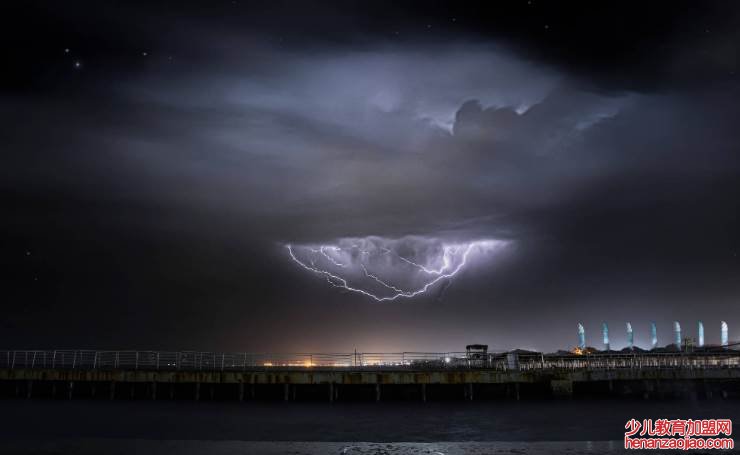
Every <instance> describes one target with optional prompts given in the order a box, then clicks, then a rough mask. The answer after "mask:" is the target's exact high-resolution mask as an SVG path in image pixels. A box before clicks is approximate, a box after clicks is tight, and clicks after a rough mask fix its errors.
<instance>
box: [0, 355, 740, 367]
mask: <svg viewBox="0 0 740 455" xmlns="http://www.w3.org/2000/svg"><path fill="white" fill-rule="evenodd" d="M0 368H2V369H22V368H39V369H64V370H162V371H172V370H184V371H244V370H254V369H271V368H280V369H305V368H337V369H359V370H373V369H408V370H415V369H437V370H439V369H457V370H459V369H495V370H501V371H511V370H519V371H530V370H548V369H571V370H577V369H589V370H591V369H594V370H603V369H625V368H628V369H641V368H740V351H736V350H720V351H712V352H693V353H687V352H668V353H666V352H659V353H656V352H639V353H638V352H634V353H629V352H626V353H625V352H618V353H614V352H608V353H594V354H585V355H575V354H573V355H553V354H541V353H530V352H527V353H520V352H489V353H486V354H484V355H481V354H478V353H475V354H473V355H471V354H470V353H466V352H397V353H372V352H362V353H361V352H356V353H354V352H353V353H297V354H259V353H245V352H231V353H229V352H199V351H180V352H178V351H94V350H48V351H47V350H7V351H0Z"/></svg>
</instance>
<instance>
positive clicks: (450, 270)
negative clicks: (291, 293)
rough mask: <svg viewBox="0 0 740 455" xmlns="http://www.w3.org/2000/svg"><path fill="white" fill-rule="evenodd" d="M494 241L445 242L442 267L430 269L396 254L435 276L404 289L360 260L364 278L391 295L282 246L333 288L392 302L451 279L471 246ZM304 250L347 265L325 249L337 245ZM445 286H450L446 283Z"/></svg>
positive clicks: (342, 266) (331, 248) (295, 260)
mask: <svg viewBox="0 0 740 455" xmlns="http://www.w3.org/2000/svg"><path fill="white" fill-rule="evenodd" d="M494 243H495V242H493V241H490V240H486V241H476V242H470V243H468V244H467V245H465V246H464V247H463V246H461V247H456V246H449V245H445V246H444V247H443V253H442V266H441V268H439V269H431V268H428V267H425V266H423V265H421V264H418V263H416V262H413V261H411V260H409V259H407V258H403V257H401V256H398V257H399V258H400V259H402V260H404V262H406V263H408V264H410V265H413V266H415V267H417V268H418V269H419V270H421V271H423V272H425V273H427V274H429V275H434V278H433V279H431V280H429V281H426V282H424V283H423V284H421V285H420V286H419V287H417V288H416V289H414V290H403V289H401V288H399V287H397V286H394V285H392V284H390V283H388V282H386V281H384V280H382V279H381V278H379V277H378V276H377V275H375V274H373V273H370V272H369V271H368V269H367V267H366V266H365V264H363V263H362V262H361V263H360V266H361V268H362V271H363V273H364V275H365V277H366V278H369V279H371V280H373V281H374V282H376V283H378V284H380V285H381V286H383V287H384V288H385V289H388V290H390V291H393V293H392V294H390V295H378V294H376V293H374V292H370V291H368V290H365V289H362V288H360V287H357V286H356V285H352V284H350V282H349V281H348V278H344V277H342V276H340V275H337V274H336V273H335V272H332V271H330V270H327V269H324V268H320V267H318V266H317V265H316V264H315V263H314V262H313V261H312V260H311V261H310V265H309V264H307V263H306V262H304V261H302V260H301V259H299V258H298V257H297V256H296V254H295V252H294V250H293V246H292V245H290V244H288V245H285V248H286V249H287V250H288V255H289V256H290V259H291V260H292V261H293V262H295V263H296V264H298V265H299V266H300V267H301V268H303V269H305V270H307V271H309V272H312V273H315V274H317V275H321V276H323V277H324V278H325V279H326V281H327V282H328V283H329V284H330V285H332V286H333V287H337V288H342V289H345V290H347V291H350V292H354V293H357V294H361V295H364V296H366V297H369V298H371V299H373V300H374V301H376V302H389V301H394V300H397V299H410V298H413V297H416V296H418V295H420V294H424V293H425V292H427V290H428V289H429V288H431V287H432V286H434V285H435V284H437V283H439V282H441V281H444V280H448V279H449V280H450V281H451V279H452V278H453V277H454V276H455V275H457V274H458V273H459V272H460V271H461V270H462V269H463V268H464V267H465V265H466V264H467V261H468V256H469V255H470V253H471V252H472V251H473V249H474V248H476V247H486V246H491V245H492V244H494ZM352 247H353V248H356V246H355V245H353V246H352ZM460 248H462V253H461V254H460V260H459V262H458V263H457V265H456V266H454V267H453V263H454V262H455V261H453V257H454V256H455V255H457V254H458V252H459V251H460ZM306 249H307V250H308V251H310V252H312V253H318V254H321V255H322V256H324V257H325V258H326V259H327V260H328V261H329V262H330V263H331V264H332V265H334V266H336V267H340V268H345V267H346V264H344V263H341V262H339V261H337V260H336V259H335V258H334V257H332V255H331V254H329V253H327V251H333V252H335V253H337V252H340V251H341V248H339V247H335V246H326V245H324V246H321V247H319V248H318V249H316V248H310V247H309V248H306ZM381 251H383V253H384V254H388V253H390V252H391V250H390V249H388V248H381ZM362 253H365V251H361V255H362ZM360 260H362V259H360ZM448 286H449V282H448Z"/></svg>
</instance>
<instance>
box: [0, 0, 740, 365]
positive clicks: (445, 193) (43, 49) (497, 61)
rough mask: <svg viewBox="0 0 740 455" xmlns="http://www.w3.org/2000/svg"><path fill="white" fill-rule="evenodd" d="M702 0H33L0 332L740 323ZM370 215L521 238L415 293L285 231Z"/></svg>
mask: <svg viewBox="0 0 740 455" xmlns="http://www.w3.org/2000/svg"><path fill="white" fill-rule="evenodd" d="M535 3H536V2H535ZM507 5H508V4H507ZM520 6H521V8H524V10H523V11H519V9H517V8H520ZM715 6H716V5H706V6H705V7H704V8H706V10H704V9H702V11H701V12H696V11H694V13H693V14H692V15H691V17H688V16H684V15H682V14H680V13H679V12H673V11H670V12H668V13H670V14H673V15H675V17H674V16H671V17H670V18H669V19H665V17H664V15H665V14H668V13H667V12H666V11H665V8H662V7H658V6H657V5H656V6H655V7H654V8H653V7H650V8H644V7H640V8H637V7H635V6H633V7H630V6H626V7H624V8H622V7H617V6H616V4H615V5H612V6H609V7H607V8H606V10H607V13H608V14H607V13H603V14H602V13H599V12H596V11H594V10H592V9H591V7H590V6H588V5H586V6H581V7H580V8H581V11H580V12H581V13H582V14H586V15H589V16H588V17H590V18H592V19H593V20H584V21H578V22H569V21H573V19H572V17H575V15H574V14H572V11H564V10H563V11H561V10H562V8H552V7H551V6H548V5H536V7H537V8H542V9H543V10H538V11H542V12H538V13H537V14H531V13H530V10H528V9H526V8H529V6H527V5H526V2H522V5H518V6H517V5H513V2H512V5H509V6H501V8H504V9H506V8H511V9H512V10H511V11H509V10H506V11H503V12H502V11H497V12H496V13H495V14H493V13H491V14H484V13H483V12H481V11H478V10H477V9H476V10H474V11H469V10H468V8H472V6H462V7H460V8H462V10H456V9H455V10H454V15H453V14H451V12H450V11H448V10H447V9H445V8H437V7H432V6H429V8H430V13H429V14H430V16H429V18H428V23H426V24H425V23H419V18H418V15H416V14H409V12H408V11H407V10H406V9H405V8H404V7H402V6H398V5H396V6H395V7H393V8H391V7H389V6H384V7H383V8H375V7H372V6H370V5H368V6H367V11H363V12H357V11H351V10H348V9H346V7H338V6H332V7H328V6H326V5H324V6H321V4H318V5H314V6H313V7H312V8H314V9H312V10H311V11H300V10H302V9H304V8H305V7H304V6H302V5H298V4H294V5H292V6H290V7H289V8H288V7H287V6H285V5H282V6H276V8H275V9H272V8H268V7H266V5H262V4H259V3H250V5H232V4H230V5H229V6H228V8H234V9H233V10H232V9H226V8H227V7H226V6H224V5H220V6H213V7H212V8H213V10H210V9H208V11H204V10H203V9H202V7H201V6H198V5H189V4H188V2H178V5H177V9H174V10H171V9H169V8H167V7H165V6H163V5H160V4H159V3H158V4H156V5H148V4H141V5H136V4H130V5H119V6H115V7H110V8H111V9H105V8H103V9H100V7H96V6H91V5H86V6H85V7H84V8H83V7H82V6H81V5H66V6H64V7H62V6H55V5H43V4H39V5H35V4H30V5H29V6H28V12H27V15H28V16H30V17H33V18H38V21H37V22H32V23H30V24H25V25H24V26H23V27H22V29H19V30H15V32H17V33H15V34H16V35H18V36H26V37H28V38H27V39H30V40H34V39H37V40H38V41H33V42H31V43H28V46H26V47H25V49H30V50H31V51H33V52H31V51H26V52H23V53H19V52H18V53H16V52H14V53H12V54H11V55H10V57H9V58H10V59H11V60H13V61H14V62H17V63H16V64H12V65H9V67H10V70H9V71H8V72H6V73H5V74H3V76H2V77H3V78H5V82H6V83H5V84H3V86H2V87H3V88H2V91H0V97H1V98H0V99H1V101H2V103H0V117H1V118H2V125H3V127H2V130H3V150H4V152H3V166H1V167H0V185H2V190H3V191H2V193H1V194H2V196H0V198H1V200H2V202H3V207H4V216H3V217H2V219H3V221H2V228H3V233H4V236H3V242H4V246H5V248H4V251H7V252H8V253H7V254H4V255H3V261H5V262H4V263H3V264H4V265H3V271H4V276H6V277H8V278H9V280H8V281H9V282H10V284H9V285H8V286H6V287H5V290H4V292H5V293H6V295H5V296H4V300H6V301H8V302H13V303H11V305H10V307H11V308H10V309H9V310H8V311H7V313H6V315H5V318H4V322H3V324H4V326H3V327H2V330H0V339H3V340H5V344H6V345H8V344H13V345H18V343H20V344H21V345H24V346H25V345H29V346H30V345H31V344H34V343H36V344H37V341H38V343H41V344H43V345H44V346H40V345H39V347H48V345H50V344H53V343H57V342H58V341H57V340H64V343H63V344H64V345H66V346H77V345H88V344H92V343H93V342H95V343H97V342H98V340H100V339H107V340H111V341H110V343H111V344H112V346H111V347H121V346H130V347H132V348H133V347H140V348H150V347H152V346H157V347H163V348H164V347H168V348H173V349H181V348H185V347H187V346H183V344H187V343H196V344H197V345H194V346H192V347H193V348H197V349H226V350H229V349H244V350H250V349H254V350H263V351H265V350H284V351H287V350H302V351H307V350H311V349H314V350H320V349H326V350H342V349H350V348H354V347H357V348H358V349H366V350H383V349H389V350H397V349H417V350H427V349H428V350H443V351H444V350H455V349H458V348H460V346H463V345H464V344H466V343H468V342H475V341H481V342H487V343H489V344H490V345H492V346H496V347H499V348H507V347H517V346H518V347H532V348H547V347H550V346H552V345H557V346H558V347H565V346H566V345H567V344H568V343H571V344H572V343H574V341H573V340H574V338H575V324H576V322H578V321H581V322H584V323H585V324H586V325H588V326H595V325H596V324H597V323H598V322H600V321H602V320H615V321H620V323H621V321H625V320H630V321H631V322H632V324H633V325H634V326H635V334H636V337H635V343H636V344H638V345H639V344H640V343H641V342H642V341H645V340H641V338H640V337H641V336H642V335H641V334H643V333H647V332H646V330H644V327H643V325H645V324H647V321H649V320H656V321H659V323H660V324H663V325H664V326H665V327H669V324H670V322H671V321H673V320H676V319H687V320H691V319H702V320H704V321H705V322H707V321H711V320H714V319H716V320H717V321H719V320H720V319H721V320H727V321H728V322H729V323H730V326H731V327H740V319H739V318H740V313H738V311H737V309H736V308H737V305H735V304H734V303H735V302H736V301H737V299H738V297H739V296H740V294H739V293H740V286H739V285H738V281H737V276H739V275H738V273H740V259H738V253H740V241H739V240H738V235H737V233H738V232H740V221H739V220H738V217H737V213H740V207H738V199H737V197H736V196H735V194H738V193H740V178H739V177H740V158H739V157H740V155H739V154H738V153H737V144H738V141H739V140H740V137H738V129H737V127H736V125H735V123H736V119H737V118H739V117H740V112H739V111H740V107H738V103H737V99H738V95H739V93H738V91H739V90H740V84H739V83H738V80H737V77H738V76H737V68H736V64H737V52H736V48H735V47H733V44H732V43H737V42H738V41H737V39H736V38H737V30H738V28H737V27H735V26H733V24H734V22H733V21H734V18H736V17H737V12H736V11H735V10H736V8H734V7H732V8H731V9H732V11H726V10H722V11H719V10H718V11H715V9H716V8H715ZM286 8H288V9H295V10H299V11H292V10H291V12H290V14H287V13H286V11H285V9H286ZM394 8H395V9H394ZM456 8H457V7H456ZM584 8H585V9H584ZM636 8H637V9H638V10H639V13H638V11H636ZM728 8H730V7H729V6H728ZM566 9H567V8H566ZM679 9H680V8H676V11H678V10H679ZM175 10H176V11H178V13H177V14H175V13H173V11H175ZM390 13H392V14H391V16H387V14H390ZM307 15H308V16H310V17H311V18H313V20H312V21H303V20H301V21H298V20H297V19H296V18H299V17H300V18H303V17H307ZM545 16H546V17H547V18H548V19H547V25H548V28H545V27H544V25H545V24H543V23H540V22H541V21H542V20H544V19H543V17H545ZM24 17H25V16H24ZM388 17H392V18H393V20H390V19H388ZM142 18H147V19H146V20H142ZM452 18H454V19H455V21H452ZM484 18H485V19H484ZM620 18H621V19H620ZM658 18H660V20H658ZM538 21H540V22H538ZM701 21H704V22H702V24H701V27H699V26H698V25H697V26H696V27H693V26H694V24H698V23H699V22H701ZM20 23H21V22H20V21H19V24H20ZM589 24H599V27H598V28H594V27H592V26H589ZM625 24H626V25H625ZM660 24H673V25H675V28H672V27H667V26H663V25H660ZM124 29H125V30H128V31H129V32H130V33H125V34H122V33H113V32H112V31H115V30H124ZM707 29H709V30H710V31H711V33H708V32H707V31H706V30H707ZM677 30H681V31H682V33H677ZM10 31H11V33H13V32H14V30H10ZM195 31H197V33H196V32H195ZM134 32H135V33H134ZM34 37H38V38H34ZM196 37H197V39H196ZM55 43H58V46H57V45H56V44H55ZM666 43H668V44H666ZM728 43H730V44H728ZM55 46H56V47H55ZM65 48H69V49H70V51H69V54H67V53H65ZM144 54H146V55H144ZM31 55H33V58H31ZM76 60H79V61H80V62H81V63H82V65H81V66H80V67H79V68H76V67H74V65H73V63H74V62H75V61H76ZM372 236H377V238H381V239H386V240H388V239H402V238H417V239H439V241H440V242H447V243H449V244H461V245H466V244H470V242H474V241H477V240H480V239H496V241H501V242H506V243H507V245H509V246H510V248H506V250H505V254H501V255H500V257H498V256H497V260H495V261H491V263H490V264H485V265H486V266H485V267H471V268H466V269H465V270H464V273H460V274H459V275H457V276H456V281H455V285H453V286H450V287H449V289H447V290H446V291H444V298H442V299H441V298H439V292H441V291H442V290H443V289H445V288H446V286H445V285H444V284H443V283H441V282H439V283H436V284H435V285H434V286H433V288H434V290H435V292H432V293H428V294H429V295H423V296H418V297H415V298H414V299H411V300H409V299H400V300H401V301H404V302H405V303H404V304H403V305H400V304H399V305H396V304H395V303H398V300H396V301H394V304H393V305H370V304H369V303H370V302H369V301H368V300H372V299H368V298H367V296H363V295H361V294H360V293H356V292H345V293H341V292H337V289H335V288H334V287H332V286H328V285H327V283H326V282H325V281H323V282H322V280H321V279H317V277H316V276H314V275H315V274H308V273H304V272H305V271H304V270H300V268H299V267H297V264H296V263H295V261H292V260H291V258H290V257H289V255H288V254H287V251H286V248H285V245H287V244H289V245H292V246H293V247H294V252H295V253H296V258H298V259H300V260H301V261H302V263H303V264H305V265H309V266H310V260H311V259H312V254H313V253H312V254H308V253H309V250H307V248H313V249H316V247H317V246H321V245H330V246H341V245H340V244H339V243H340V241H338V240H337V239H348V238H355V239H364V238H370V237H372ZM318 255H319V256H320V257H324V258H325V256H323V255H321V253H320V250H319V253H318ZM404 257H405V256H404ZM471 257H472V256H471ZM335 259H336V260H337V261H338V260H339V258H335ZM411 260H412V261H413V259H411ZM400 262H401V263H402V262H403V261H400ZM401 263H398V264H395V265H394V267H393V268H388V269H383V270H382V272H383V273H382V274H381V273H380V271H378V270H374V269H372V268H368V269H367V270H368V274H367V275H365V274H363V275H362V276H363V277H364V280H370V281H372V282H373V284H372V286H376V287H375V288H372V289H373V291H371V292H372V293H373V295H375V296H378V297H383V296H390V295H394V291H393V289H391V288H388V287H386V288H385V289H384V290H383V289H381V288H383V285H382V284H380V283H379V282H378V281H377V280H381V281H383V282H385V283H387V284H389V285H391V286H395V287H397V288H398V289H402V290H404V291H407V289H406V287H403V286H401V284H403V282H404V281H405V280H407V279H408V278H409V276H408V273H409V272H410V270H411V269H410V267H412V266H411V265H410V264H405V265H404V264H401ZM423 265H424V267H427V266H428V265H430V264H426V263H425V264H423ZM322 266H323V267H325V268H326V269H329V268H331V267H336V268H339V266H336V265H335V264H334V265H332V264H327V263H323V264H322ZM406 266H408V267H409V268H407V267H406ZM332 270H333V269H332ZM393 270H396V272H397V274H395V275H394V274H393V273H392V271H393ZM453 270H454V269H453ZM334 271H337V270H334ZM399 271H400V272H399ZM355 272H357V273H361V271H360V269H356V270H355ZM385 272H388V274H385ZM332 273H334V272H332ZM369 275H372V276H374V277H376V278H377V280H375V279H373V278H372V277H370V276H369ZM337 276H339V275H338V274H337ZM414 277H419V275H418V274H417V275H414ZM394 280H399V281H400V283H398V282H396V281H394ZM330 281H331V279H330ZM333 284H334V285H336V284H337V281H336V280H334V282H333ZM437 284H438V285H439V288H438V287H437ZM363 285H368V286H370V285H371V284H370V283H369V282H366V281H363ZM406 285H408V287H409V289H411V290H412V292H413V290H414V289H419V285H421V286H422V287H423V283H422V282H416V283H412V282H407V283H406ZM363 289H365V290H367V289H370V288H369V287H367V288H366V287H363ZM381 290H382V291H383V292H384V293H381V292H380V291H381ZM385 292H387V294H386V293H385ZM406 303H411V304H406ZM100 314H105V315H106V317H105V318H99V317H97V316H96V315H100ZM175 315H176V316H175ZM204 321H207V323H206V322H204ZM643 322H644V324H643ZM276 325H279V326H280V327H281V328H282V330H277V329H275V327H276ZM133 326H135V327H136V330H132V329H130V327H133ZM525 326H526V327H535V328H537V330H535V331H531V332H528V333H524V332H523V330H522V327H525ZM127 327H128V328H127ZM213 327H218V330H213ZM645 327H646V325H645ZM666 330H667V329H666ZM533 332H536V333H533ZM39 333H44V334H45V335H43V336H42V337H43V338H44V340H39V339H37V338H35V337H37V336H40V335H38V334H39ZM286 333H290V335H289V336H288V335H285V334H286ZM163 334H165V335H163ZM645 336H646V335H645ZM710 336H711V334H710ZM20 340H23V342H22V343H21V342H20ZM11 341H12V342H13V343H11ZM619 342H620V340H619V334H616V336H615V339H614V340H613V344H615V345H616V346H618V345H619ZM707 342H708V343H709V342H712V340H711V338H710V337H709V336H708V339H707ZM134 345H137V346H134ZM95 347H98V348H105V346H99V345H96V346H95Z"/></svg>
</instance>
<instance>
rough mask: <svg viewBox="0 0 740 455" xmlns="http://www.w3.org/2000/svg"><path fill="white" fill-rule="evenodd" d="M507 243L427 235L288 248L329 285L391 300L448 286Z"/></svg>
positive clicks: (363, 239) (353, 240)
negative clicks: (480, 257) (477, 257)
mask: <svg viewBox="0 0 740 455" xmlns="http://www.w3.org/2000/svg"><path fill="white" fill-rule="evenodd" d="M506 244H507V242H506V241H501V240H475V241H469V242H458V243H447V242H443V241H440V240H438V239H430V238H422V237H405V238H402V239H386V238H382V237H365V238H346V239H340V240H339V241H337V242H336V244H324V245H291V244H288V245H285V248H286V249H287V251H288V255H289V257H290V259H291V260H292V261H293V262H295V263H296V264H298V265H299V266H300V267H301V268H303V269H305V270H307V271H309V272H311V273H314V274H316V275H321V276H323V277H324V278H325V279H326V281H327V282H328V283H329V284H330V285H332V286H334V287H337V288H341V289H344V290H347V291H350V292H354V293H358V294H362V295H364V296H366V297H369V298H371V299H373V300H375V301H377V302H386V301H393V300H397V299H403V298H413V297H416V296H419V295H421V294H424V293H426V292H427V291H428V290H429V289H430V288H432V287H434V286H435V285H436V284H438V283H441V282H446V283H448V284H449V283H450V282H451V281H452V279H453V278H454V277H455V276H456V275H457V274H458V273H460V272H461V271H462V270H463V269H464V268H465V267H466V266H467V265H468V264H469V263H470V262H471V261H472V256H473V255H482V254H489V253H491V252H493V251H495V250H498V249H499V248H501V247H503V246H505V245H506Z"/></svg>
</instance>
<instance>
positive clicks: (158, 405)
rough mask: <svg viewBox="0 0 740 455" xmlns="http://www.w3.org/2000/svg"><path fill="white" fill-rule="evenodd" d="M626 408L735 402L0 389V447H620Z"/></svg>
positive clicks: (651, 414) (449, 450)
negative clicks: (91, 397) (142, 395)
mask: <svg viewBox="0 0 740 455" xmlns="http://www.w3.org/2000/svg"><path fill="white" fill-rule="evenodd" d="M631 418H636V419H640V420H641V419H644V418H652V419H658V418H673V419H675V418H682V419H689V418H691V419H707V418H731V419H733V420H734V421H735V422H740V402H737V401H664V402H651V401H616V400H614V401H612V400H610V401H546V402H511V401H507V402H472V403H470V402H450V403H407V402H398V403H333V404H332V403H248V402H245V403H236V402H233V403H232V402H225V403H217V402H166V401H164V402H163V401H131V402H124V401H114V402H108V401H61V400H60V401H34V400H28V401H24V400H5V401H0V454H6V453H7V454H15V453H17V454H37V453H39V454H40V453H44V454H66V453H79V454H124V453H125V454H132V453H135V454H149V453H151V454H157V455H164V454H169V453H183V454H201V453H202V454H266V455H267V454H270V455H271V454H282V453H286V454H294V455H301V454H305V455H313V454H348V455H349V454H377V455H383V454H389V455H390V454H444V455H455V454H463V453H470V454H488V453H491V454H493V453H497V454H498V453H502V454H503V453H526V454H545V453H554V454H565V453H570V454H579V453H627V452H626V451H624V450H623V449H622V448H621V447H622V440H623V436H624V425H625V423H626V422H627V420H629V419H631ZM630 453H637V452H634V451H632V452H630ZM657 453H667V452H666V451H657ZM690 453H697V452H695V451H692V452H690ZM707 453H717V451H708V452H707Z"/></svg>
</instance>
